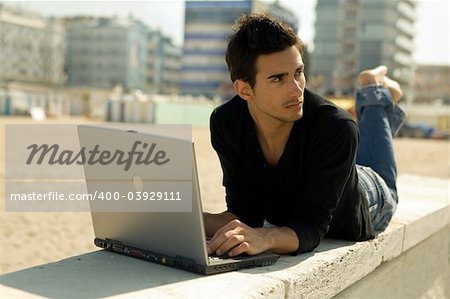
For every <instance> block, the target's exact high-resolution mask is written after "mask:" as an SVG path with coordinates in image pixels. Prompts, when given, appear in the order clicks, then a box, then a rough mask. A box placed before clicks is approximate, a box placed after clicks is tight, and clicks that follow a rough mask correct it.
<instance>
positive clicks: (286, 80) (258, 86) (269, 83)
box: [248, 46, 306, 123]
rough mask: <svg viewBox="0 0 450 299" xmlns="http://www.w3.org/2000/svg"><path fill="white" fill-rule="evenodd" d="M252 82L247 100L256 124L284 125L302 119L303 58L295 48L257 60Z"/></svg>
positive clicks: (260, 57)
mask: <svg viewBox="0 0 450 299" xmlns="http://www.w3.org/2000/svg"><path fill="white" fill-rule="evenodd" d="M255 82H256V83H255V86H254V87H253V89H252V90H251V92H250V98H249V99H248V105H249V109H250V112H251V114H252V116H253V118H254V119H255V121H263V122H266V121H268V122H275V123H286V122H293V121H296V120H299V119H300V118H301V117H302V115H303V92H304V90H305V84H306V80H305V74H304V64H303V60H302V56H301V55H300V52H299V50H298V49H297V48H296V47H295V46H292V47H289V48H287V49H286V50H283V51H281V52H276V53H273V54H268V55H261V56H259V57H258V58H257V60H256V80H255Z"/></svg>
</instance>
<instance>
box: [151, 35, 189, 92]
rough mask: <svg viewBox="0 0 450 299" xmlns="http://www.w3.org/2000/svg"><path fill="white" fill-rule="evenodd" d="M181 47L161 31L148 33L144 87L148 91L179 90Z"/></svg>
mask: <svg viewBox="0 0 450 299" xmlns="http://www.w3.org/2000/svg"><path fill="white" fill-rule="evenodd" d="M180 69H181V47H179V46H177V45H175V44H174V43H173V41H172V40H171V39H170V38H169V37H166V36H164V35H163V34H162V33H161V31H151V32H149V34H148V47H147V71H146V84H147V85H146V89H147V91H148V92H150V93H159V94H174V93H178V92H179V84H180V78H181V75H180Z"/></svg>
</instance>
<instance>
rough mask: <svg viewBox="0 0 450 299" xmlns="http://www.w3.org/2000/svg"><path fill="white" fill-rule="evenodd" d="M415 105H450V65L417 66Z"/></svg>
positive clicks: (415, 73)
mask: <svg viewBox="0 0 450 299" xmlns="http://www.w3.org/2000/svg"><path fill="white" fill-rule="evenodd" d="M413 103H414V104H429V105H430V104H445V105H450V65H424V64H420V65H417V66H416V68H415V72H414V101H413Z"/></svg>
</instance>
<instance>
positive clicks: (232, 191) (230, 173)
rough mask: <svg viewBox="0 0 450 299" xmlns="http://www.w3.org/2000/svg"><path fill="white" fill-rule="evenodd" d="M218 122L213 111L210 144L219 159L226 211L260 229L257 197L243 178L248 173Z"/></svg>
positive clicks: (247, 177)
mask: <svg viewBox="0 0 450 299" xmlns="http://www.w3.org/2000/svg"><path fill="white" fill-rule="evenodd" d="M219 118H220V116H219V115H218V113H217V112H216V111H214V112H213V113H212V115H211V118H210V130H211V143H212V146H213V148H214V150H215V151H216V152H217V155H218V156H219V160H220V164H221V167H222V171H223V186H224V187H225V192H226V203H227V211H228V212H231V213H233V214H234V215H236V216H237V217H238V218H239V220H241V221H242V222H244V223H245V224H247V225H249V226H252V227H260V226H262V225H263V223H264V216H263V215H264V214H263V206H262V205H261V203H260V200H259V199H260V195H259V194H258V192H256V190H255V188H254V187H253V185H252V183H251V181H250V178H249V176H248V175H246V174H247V173H248V172H247V171H246V169H245V167H244V163H243V160H242V159H243V158H242V156H241V155H239V154H238V152H237V149H236V148H235V147H234V146H233V145H232V144H233V143H234V142H235V141H231V140H230V138H231V136H230V135H233V134H232V133H230V132H229V131H227V130H226V129H225V128H224V127H223V126H222V124H223V121H222V120H219ZM233 137H235V136H233Z"/></svg>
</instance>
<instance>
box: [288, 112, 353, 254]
mask: <svg viewBox="0 0 450 299" xmlns="http://www.w3.org/2000/svg"><path fill="white" fill-rule="evenodd" d="M358 138H359V134H358V128H357V126H356V123H355V122H353V121H352V120H348V119H346V120H343V119H339V120H335V121H334V122H333V123H331V124H329V125H328V126H327V127H325V128H323V129H322V130H321V131H320V134H318V137H317V138H316V139H315V143H314V144H313V145H312V146H313V148H314V152H313V154H312V159H311V161H310V163H308V165H309V166H308V169H307V171H306V176H305V182H304V185H303V186H304V188H303V190H302V192H301V196H302V199H303V200H302V201H301V202H302V204H301V205H298V207H297V209H296V210H295V217H293V218H292V219H290V221H289V222H288V223H287V225H286V226H287V227H290V228H291V229H293V230H294V231H295V233H296V234H297V237H298V239H299V247H298V249H297V250H296V251H295V252H293V253H291V254H292V255H296V254H299V253H303V252H309V251H312V250H314V249H315V248H316V247H317V246H318V245H319V243H320V241H321V240H322V239H323V237H324V235H325V234H326V232H327V231H328V228H329V225H330V223H331V220H332V215H333V212H334V211H335V210H336V208H337V205H338V203H339V200H340V198H341V196H342V194H343V192H344V189H345V187H346V184H347V181H348V179H349V177H350V173H351V171H352V169H353V168H354V167H355V155H356V150H357V147H358Z"/></svg>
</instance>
